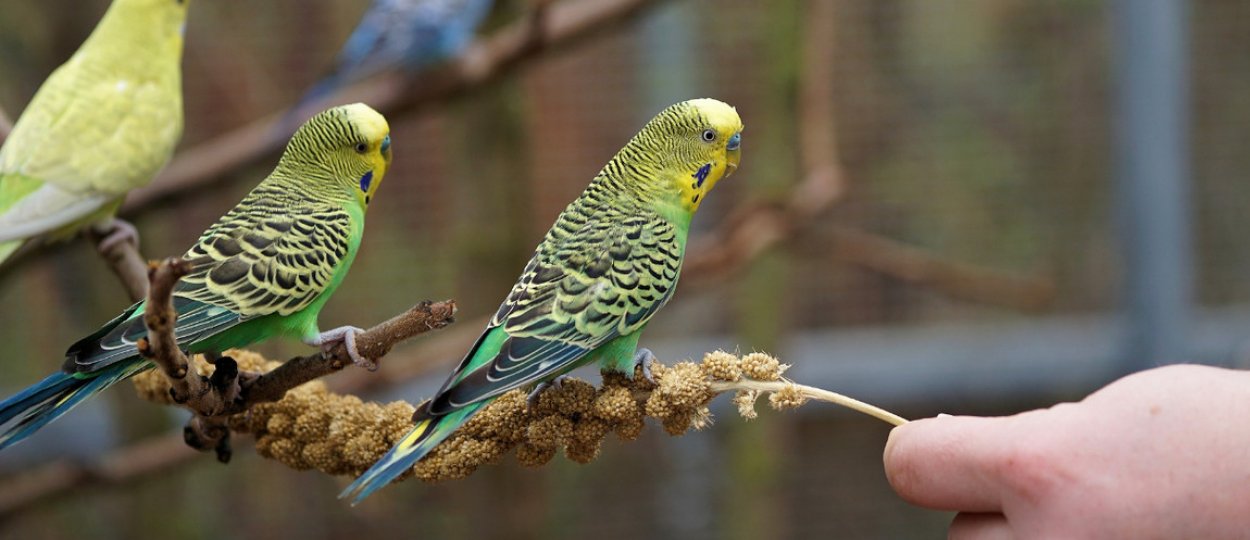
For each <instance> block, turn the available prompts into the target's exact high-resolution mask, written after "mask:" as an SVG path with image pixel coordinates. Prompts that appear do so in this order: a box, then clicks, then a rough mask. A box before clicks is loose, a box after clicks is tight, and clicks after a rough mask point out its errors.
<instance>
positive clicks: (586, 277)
mask: <svg viewBox="0 0 1250 540" xmlns="http://www.w3.org/2000/svg"><path fill="white" fill-rule="evenodd" d="M592 194H593V193H588V195H592ZM683 247H684V246H683V245H682V241H681V239H679V237H678V231H677V230H676V228H675V227H674V226H673V225H672V224H670V223H669V222H668V221H666V220H663V219H660V218H659V216H656V215H654V214H653V213H651V212H650V211H649V210H646V209H643V208H639V207H636V206H633V205H625V206H612V205H608V204H602V203H599V202H598V201H597V200H595V199H590V198H585V197H584V198H583V199H579V200H578V201H577V202H575V203H573V204H572V205H570V206H569V208H568V209H567V210H566V211H565V212H564V213H563V214H562V215H561V216H560V218H559V219H558V220H557V221H556V224H555V226H554V227H552V229H551V231H550V232H549V233H548V235H547V237H546V239H544V241H543V243H542V244H540V245H539V247H538V249H537V250H536V251H535V253H534V256H533V258H531V259H530V262H529V264H527V265H526V267H525V270H524V272H523V273H522V275H521V277H520V279H519V280H518V281H517V283H516V285H514V286H513V288H512V292H511V293H510V294H509V295H508V297H507V299H505V300H504V302H503V304H502V305H501V306H500V307H499V310H498V311H497V312H496V313H495V316H494V317H493V318H492V319H491V322H490V324H489V325H488V326H487V329H486V331H485V332H484V333H483V335H482V337H481V338H480V339H479V340H478V343H477V344H476V345H475V346H474V348H473V349H471V350H470V352H469V354H468V355H467V356H466V357H465V359H464V360H463V361H462V362H461V364H460V366H459V367H458V368H457V370H456V372H455V373H454V374H453V375H452V377H451V378H450V379H449V380H448V382H447V383H446V384H445V385H444V387H443V389H442V390H441V391H440V392H439V393H438V395H437V396H436V397H435V398H434V399H433V400H432V401H431V403H430V407H429V413H430V414H433V415H441V414H447V413H448V412H450V411H453V410H455V409H458V408H461V407H465V406H467V405H470V404H473V403H477V402H480V401H482V400H486V399H490V398H492V397H495V396H498V395H500V394H502V393H504V392H507V391H509V390H511V389H514V388H519V387H522V386H525V385H528V384H531V383H534V382H536V381H541V380H544V379H548V378H550V377H552V376H555V375H559V374H561V373H563V372H565V371H568V370H570V369H572V368H574V367H576V366H577V365H580V364H581V363H582V362H583V361H585V360H589V359H590V358H588V357H589V356H591V354H592V353H593V352H595V351H596V349H598V348H600V347H602V346H603V345H605V344H607V343H608V342H610V341H612V340H613V339H616V338H618V337H622V336H628V335H632V334H634V333H636V332H638V331H640V330H642V328H643V327H644V326H645V325H646V324H647V321H649V320H650V319H651V316H652V315H654V314H655V313H656V312H657V311H659V309H660V308H661V307H663V306H664V304H665V303H666V302H667V301H668V299H669V298H670V297H671V296H672V294H673V290H674V288H675V287H676V285H677V278H678V275H679V273H680V271H681V255H682V250H683Z"/></svg>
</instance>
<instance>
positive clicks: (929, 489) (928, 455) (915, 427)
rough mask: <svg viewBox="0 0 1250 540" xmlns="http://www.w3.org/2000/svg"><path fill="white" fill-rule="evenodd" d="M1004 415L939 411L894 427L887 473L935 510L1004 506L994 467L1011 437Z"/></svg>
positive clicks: (912, 498)
mask: <svg viewBox="0 0 1250 540" xmlns="http://www.w3.org/2000/svg"><path fill="white" fill-rule="evenodd" d="M1008 425H1009V424H1008V422H1007V419H1006V418H983V417H975V416H945V415H943V416H939V417H937V418H928V419H924V420H916V421H914V422H909V423H907V424H904V425H902V426H899V427H896V428H894V429H893V430H892V431H890V438H889V440H888V441H887V442H886V445H885V455H884V460H885V474H886V478H887V479H889V481H890V485H891V486H892V487H893V488H894V490H895V491H896V492H898V494H899V496H901V497H902V498H903V499H905V500H907V501H908V502H911V503H912V504H916V505H919V506H923V507H926V508H932V509H935V510H954V511H963V512H1001V511H1002V491H1003V490H1002V487H1001V485H1000V483H999V481H998V478H997V475H996V474H995V471H996V470H998V469H999V468H998V464H999V463H1001V458H1002V456H1004V455H1006V451H1007V443H1006V441H1009V440H1011V437H1008V436H1006V434H1008V433H1009V430H1008V429H1007V428H1008Z"/></svg>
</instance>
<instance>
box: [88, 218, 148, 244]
mask: <svg viewBox="0 0 1250 540" xmlns="http://www.w3.org/2000/svg"><path fill="white" fill-rule="evenodd" d="M95 232H96V233H98V234H99V235H100V242H99V243H97V244H96V247H95V248H96V250H97V251H99V252H100V253H108V252H109V251H111V250H112V249H113V248H115V247H117V246H118V245H120V244H121V243H123V242H128V243H130V244H132V245H134V246H135V247H136V248H138V247H139V230H138V229H136V228H135V226H134V225H131V224H130V223H129V222H127V221H125V220H121V219H117V218H113V219H110V220H109V221H108V222H107V223H103V224H100V225H97V226H96V227H95Z"/></svg>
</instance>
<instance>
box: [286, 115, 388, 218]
mask: <svg viewBox="0 0 1250 540" xmlns="http://www.w3.org/2000/svg"><path fill="white" fill-rule="evenodd" d="M390 132H391V129H390V126H389V125H387V123H386V118H383V117H382V115H381V114H378V112H377V111H375V110H373V109H371V108H370V107H369V106H368V105H365V104H363V103H353V104H351V105H343V106H340V107H334V108H332V109H327V110H325V111H323V112H321V113H320V114H318V115H316V116H314V117H312V118H311V119H309V120H308V121H307V122H305V123H304V125H302V126H300V128H299V129H298V130H297V131H296V132H295V135H294V136H292V137H291V142H289V143H287V147H286V152H284V153H283V154H282V159H281V160H280V161H279V162H278V171H280V172H282V173H283V174H281V175H279V176H281V177H284V178H289V179H292V180H294V181H299V182H303V183H305V185H306V186H305V187H307V188H314V189H318V190H319V191H320V192H321V193H322V194H323V195H324V196H326V197H328V198H333V199H340V198H346V199H348V200H355V201H357V202H359V203H360V204H361V205H362V206H367V205H368V204H369V202H370V201H372V200H373V195H374V193H376V192H377V190H378V186H379V185H380V184H381V183H382V177H383V176H385V175H386V170H387V168H389V167H390V164H391V135H390Z"/></svg>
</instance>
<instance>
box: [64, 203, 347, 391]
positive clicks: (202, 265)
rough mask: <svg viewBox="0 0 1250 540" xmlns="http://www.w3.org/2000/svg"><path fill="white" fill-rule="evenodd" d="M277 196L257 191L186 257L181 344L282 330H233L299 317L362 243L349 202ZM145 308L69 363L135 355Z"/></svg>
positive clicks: (87, 367)
mask: <svg viewBox="0 0 1250 540" xmlns="http://www.w3.org/2000/svg"><path fill="white" fill-rule="evenodd" d="M278 189H280V188H277V187H276V186H275V189H274V190H273V191H277V190H278ZM275 195H278V194H276V193H274V192H271V190H266V189H261V188H258V189H257V190H254V191H253V193H252V194H251V195H249V196H248V197H247V198H246V199H244V201H243V202H242V203H240V204H239V206H237V207H235V208H234V209H233V210H231V211H230V212H229V213H228V214H226V215H225V216H223V217H222V219H221V220H219V221H218V222H217V223H215V224H214V225H213V226H212V227H210V228H209V229H208V230H207V231H206V232H205V233H204V234H203V235H202V236H201V237H200V240H199V241H198V242H197V243H196V244H195V246H193V247H192V248H191V249H190V250H188V251H187V253H186V254H184V255H183V257H184V258H185V259H187V260H189V261H191V263H192V271H191V273H190V274H188V275H187V276H186V277H184V278H183V279H182V280H181V281H179V283H178V284H177V286H175V288H174V294H173V302H174V310H175V311H176V312H177V313H178V322H177V325H176V326H175V328H174V336H175V338H176V339H177V340H178V342H179V343H183V344H188V345H191V346H192V348H196V347H194V345H195V344H197V343H198V342H202V341H204V340H208V339H210V338H211V339H212V341H213V343H214V345H215V346H214V347H211V348H213V349H225V348H229V347H233V346H242V345H245V344H247V343H249V342H253V341H256V339H252V338H253V335H255V334H261V333H266V332H270V331H273V330H275V329H273V328H254V329H252V331H251V332H248V333H247V335H240V336H237V338H238V339H234V336H231V335H230V334H229V330H231V329H233V328H235V327H237V326H238V325H240V324H242V323H244V322H247V321H252V320H257V319H261V318H263V317H266V316H269V315H276V316H278V317H290V316H293V315H297V314H298V313H299V312H300V311H301V310H304V309H305V308H307V307H309V306H310V305H311V304H312V303H313V302H314V301H316V299H317V298H318V297H319V296H320V295H321V294H322V293H323V292H325V291H326V290H327V288H328V287H329V286H330V283H331V282H332V280H333V279H334V278H335V275H336V273H337V272H338V270H339V269H340V267H341V263H342V262H343V260H344V258H345V257H346V256H347V254H348V252H349V249H352V248H353V246H354V245H356V244H359V241H360V232H359V231H360V227H359V226H357V225H354V224H353V221H352V218H351V215H350V214H349V213H348V212H347V211H346V210H344V209H342V208H341V207H335V206H333V205H328V204H324V203H319V202H316V201H308V200H305V201H300V200H299V197H293V196H292V195H291V194H290V193H285V194H281V196H278V197H275ZM353 242H355V243H356V244H353ZM142 313H143V305H142V303H139V304H136V305H134V306H132V307H131V308H130V309H128V310H127V311H126V312H124V313H123V314H122V315H121V316H120V317H118V318H116V319H114V320H113V321H111V322H110V323H109V324H106V325H105V326H104V327H103V328H102V329H101V330H100V331H98V332H96V333H95V334H92V335H90V336H87V337H86V338H84V339H82V340H80V341H79V342H77V343H75V344H74V345H73V346H72V347H70V349H69V351H68V352H67V353H66V360H65V364H64V366H62V367H63V369H64V370H66V371H68V372H71V373H74V372H76V373H92V372H96V371H99V370H101V369H104V368H106V367H108V366H110V365H112V364H113V363H115V362H118V361H121V360H124V359H127V358H130V357H133V355H134V350H135V349H134V346H135V343H136V342H137V341H138V340H139V339H140V338H142V337H143V336H145V335H147V329H146V328H145V327H144V325H143V319H142ZM275 324H280V323H279V322H277V321H275ZM287 326H290V327H293V328H294V327H297V326H299V325H297V324H293V325H287ZM273 333H280V332H273Z"/></svg>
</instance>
